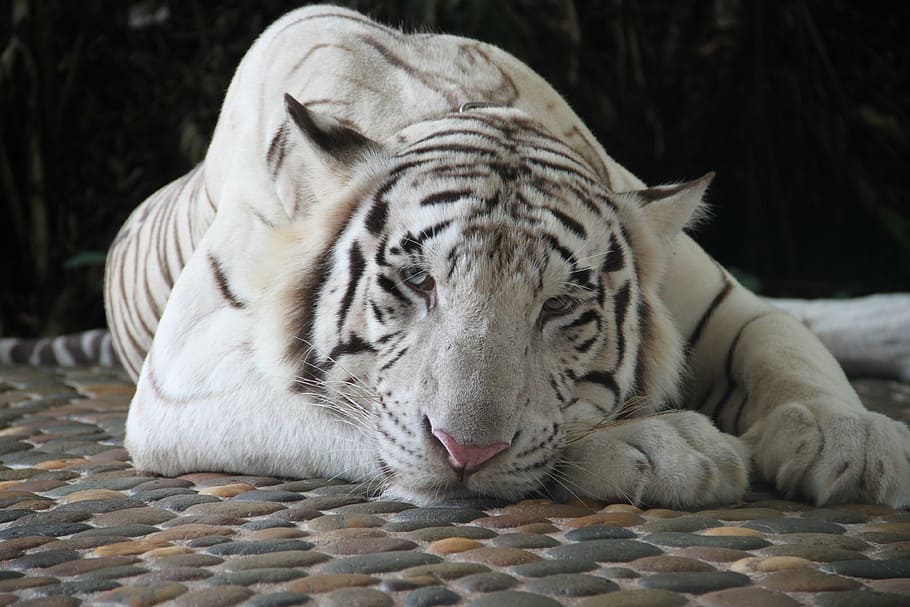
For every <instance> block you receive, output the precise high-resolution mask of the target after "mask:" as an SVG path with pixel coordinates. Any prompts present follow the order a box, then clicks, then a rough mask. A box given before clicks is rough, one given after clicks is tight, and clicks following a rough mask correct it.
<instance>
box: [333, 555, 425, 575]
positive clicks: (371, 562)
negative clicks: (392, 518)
mask: <svg viewBox="0 0 910 607" xmlns="http://www.w3.org/2000/svg"><path fill="white" fill-rule="evenodd" d="M439 562H442V559H441V558H439V557H438V556H436V555H434V554H425V553H423V552H412V551H401V552H381V553H379V554H363V555H358V556H349V557H346V558H342V559H337V560H334V561H331V562H329V563H327V564H326V565H324V566H323V567H322V573H364V574H371V573H387V572H390V571H401V570H402V569H407V568H409V567H416V566H418V565H431V564H433V563H439Z"/></svg>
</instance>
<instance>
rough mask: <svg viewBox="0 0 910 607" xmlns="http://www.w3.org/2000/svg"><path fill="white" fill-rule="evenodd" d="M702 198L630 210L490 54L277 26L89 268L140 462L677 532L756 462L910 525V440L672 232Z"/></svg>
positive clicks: (657, 197) (778, 480) (627, 176)
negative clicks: (897, 513) (629, 504)
mask: <svg viewBox="0 0 910 607" xmlns="http://www.w3.org/2000/svg"><path fill="white" fill-rule="evenodd" d="M710 180H711V177H710V176H706V177H703V178H701V179H698V180H696V181H693V182H689V183H685V184H681V185H674V186H663V187H658V188H647V187H646V186H645V184H643V183H642V182H641V181H640V180H639V179H638V178H636V177H635V176H634V175H632V174H631V173H630V172H629V171H627V170H626V169H624V168H623V167H621V166H620V165H619V164H617V163H616V162H615V161H614V160H613V159H612V158H610V157H609V156H608V155H607V154H606V153H605V152H604V150H603V148H602V147H601V146H600V145H599V144H598V143H597V142H596V141H595V139H594V138H593V136H592V135H591V133H590V132H589V131H588V129H587V128H586V127H585V126H584V124H582V122H581V121H580V119H579V118H578V117H577V116H576V115H575V114H574V113H573V112H572V110H571V109H570V108H569V107H568V106H567V105H566V103H565V102H564V101H563V100H562V99H561V98H560V97H559V96H558V94H557V93H556V92H554V91H553V89H552V88H551V87H550V86H549V85H548V84H547V83H546V82H544V81H543V80H542V79H541V78H540V77H539V76H537V75H536V74H535V73H534V72H533V71H531V70H530V69H529V68H528V67H526V66H525V65H523V64H522V63H521V62H519V61H518V60H516V59H515V58H513V57H511V56H510V55H508V54H506V53H505V52H503V51H501V50H499V49H497V48H494V47H492V46H489V45H486V44H483V43H480V42H476V41H473V40H467V39H463V38H458V37H453V36H444V35H434V34H403V33H401V32H399V31H397V30H394V29H390V28H387V27H384V26H381V25H379V24H376V23H374V22H373V21H370V20H369V19H367V18H366V17H364V16H362V15H360V14H358V13H355V12H352V11H349V10H345V9H341V8H335V7H326V6H319V7H309V8H303V9H300V10H297V11H294V12H292V13H290V14H288V15H286V16H285V17H283V18H281V19H280V20H279V21H277V22H276V23H275V24H273V25H272V26H271V27H270V28H269V29H268V30H266V32H265V33H264V34H263V35H262V36H261V37H260V38H259V40H257V42H256V43H255V44H254V45H253V47H252V48H251V49H250V51H249V52H248V53H247V55H246V57H245V58H244V59H243V61H242V62H241V64H240V67H239V69H238V70H237V73H236V75H235V77H234V80H233V82H232V83H231V85H230V88H229V90H228V92H227V97H226V99H225V102H224V106H223V109H222V112H221V116H220V119H219V122H218V126H217V128H216V131H215V134H214V137H213V140H212V142H211V146H210V148H209V150H208V154H207V156H206V158H205V160H204V162H203V163H202V164H201V165H200V166H199V167H197V168H196V169H195V170H194V171H192V172H191V173H190V174H188V175H187V176H186V177H184V178H182V179H180V180H178V181H176V182H174V183H173V184H171V185H169V186H166V187H165V188H163V189H162V190H161V191H160V192H159V193H157V194H156V195H154V196H152V197H151V198H150V199H149V200H147V201H146V202H145V203H143V205H142V206H140V207H139V208H138V209H137V210H136V211H135V212H134V213H133V215H132V216H131V218H130V219H129V220H128V221H127V223H126V224H125V225H124V228H123V230H122V231H121V234H120V236H118V239H117V241H116V242H115V244H114V245H113V247H112V249H111V251H110V254H109V258H108V268H107V280H106V303H107V311H108V319H109V324H110V327H111V329H112V331H113V334H114V337H115V344H116V346H117V350H118V355H119V357H120V359H121V360H122V361H123V362H124V364H125V365H126V367H127V369H129V370H130V371H131V373H133V374H134V375H135V374H137V373H138V385H137V390H136V395H135V398H134V399H133V402H132V405H131V407H130V412H129V418H128V422H127V438H126V444H127V447H128V448H129V450H130V452H131V454H132V456H133V459H134V462H135V464H136V465H137V466H140V467H142V468H145V469H148V470H152V471H155V472H159V473H162V474H167V475H174V474H181V473H185V472H189V471H196V470H224V471H235V472H245V473H253V474H256V473H262V474H271V475H285V476H298V477H299V476H311V475H318V476H341V477H344V478H348V479H351V480H355V481H367V482H375V483H376V484H377V486H378V487H379V488H381V489H382V490H383V491H384V492H385V494H386V495H389V496H394V497H398V498H402V499H406V500H410V501H412V502H415V503H430V502H433V501H435V500H438V499H442V498H446V497H450V496H460V495H485V496H496V497H502V498H507V499H515V498H518V497H520V496H523V495H526V494H528V493H531V492H534V491H537V490H543V491H550V492H551V493H553V494H559V495H577V496H590V497H594V498H600V499H605V500H616V499H628V500H631V501H633V502H635V503H648V504H661V505H666V506H671V507H684V508H685V507H698V506H700V505H703V504H707V503H713V502H731V501H736V500H738V499H740V498H741V496H742V495H743V492H744V490H745V489H746V486H747V479H748V472H749V468H750V462H754V466H755V469H756V470H757V473H758V474H759V475H760V476H762V477H764V478H767V479H770V480H771V481H773V482H774V483H775V484H776V485H777V487H778V488H779V489H780V490H781V491H783V492H785V493H787V494H790V495H801V496H805V497H807V498H809V499H812V500H814V501H816V502H818V503H825V502H841V501H855V500H864V501H871V502H885V503H889V504H892V505H895V506H907V505H910V432H908V429H907V428H906V427H905V426H904V425H903V424H901V423H898V422H895V421H892V420H890V419H888V418H886V417H884V416H882V415H879V414H875V413H871V412H868V411H866V410H865V409H864V408H863V406H862V404H861V403H860V401H859V399H858V397H857V395H856V394H855V392H854V391H853V389H852V388H851V386H850V384H849V383H848V382H847V379H846V378H845V376H844V373H843V372H842V371H841V369H840V367H838V365H837V363H836V362H835V360H834V359H833V358H832V356H831V355H830V354H829V353H828V352H827V351H826V350H825V348H824V347H823V346H822V345H821V343H819V341H818V340H817V339H816V338H815V337H814V336H813V335H812V334H811V333H810V332H809V331H808V330H807V329H806V328H805V327H804V326H803V325H802V324H801V323H800V322H799V321H797V320H796V319H795V318H793V317H792V316H790V315H788V314H785V313H783V312H780V311H778V310H776V309H775V308H773V307H772V306H771V305H769V304H768V303H766V302H764V301H762V300H760V299H759V298H757V297H756V296H754V295H753V294H752V293H750V292H749V291H747V290H746V289H744V288H743V287H741V286H740V285H739V284H738V283H737V282H736V281H735V280H734V279H733V278H732V277H731V276H730V275H729V273H727V272H726V271H725V270H724V269H723V268H722V267H720V266H719V265H718V264H717V263H716V262H714V261H713V260H712V259H711V258H710V257H709V256H708V255H707V254H705V253H704V251H702V249H701V248H700V247H699V246H698V245H697V244H695V243H694V242H693V241H692V240H691V239H690V238H689V237H688V236H686V235H685V234H684V233H683V232H682V230H683V229H684V227H685V226H686V225H687V224H689V223H690V222H692V221H693V219H697V218H698V216H699V212H700V208H701V204H702V202H701V201H702V197H703V195H704V193H705V191H706V189H707V187H708V185H709V182H710ZM172 287H173V289H172ZM159 318H160V322H159ZM153 336H154V337H153ZM146 352H147V353H148V354H147V356H146ZM143 361H144V362H143ZM140 364H141V370H140ZM674 406H679V407H685V408H688V409H691V410H676V409H675V408H674ZM658 412H659V414H658ZM712 420H713V422H714V423H712ZM715 424H716V425H715ZM718 427H719V428H720V429H718ZM737 436H741V438H737ZM750 453H751V455H750Z"/></svg>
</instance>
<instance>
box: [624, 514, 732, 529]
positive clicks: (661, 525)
mask: <svg viewBox="0 0 910 607" xmlns="http://www.w3.org/2000/svg"><path fill="white" fill-rule="evenodd" d="M720 526H721V525H720V521H718V520H717V519H712V518H706V517H704V516H698V515H695V514H692V515H687V516H679V517H676V518H666V519H662V520H657V521H650V522H648V523H645V524H644V525H642V526H641V529H640V531H641V532H642V533H660V532H663V531H682V532H685V533H691V532H693V531H701V530H702V529H708V528H710V527H720Z"/></svg>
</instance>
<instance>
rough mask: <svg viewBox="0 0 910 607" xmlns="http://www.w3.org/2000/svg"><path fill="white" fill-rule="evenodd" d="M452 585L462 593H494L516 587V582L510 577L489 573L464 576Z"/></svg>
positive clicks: (493, 572)
mask: <svg viewBox="0 0 910 607" xmlns="http://www.w3.org/2000/svg"><path fill="white" fill-rule="evenodd" d="M453 585H454V586H455V587H456V588H458V589H459V590H462V591H464V592H496V591H497V590H508V589H509V588H513V587H515V586H517V585H518V580H516V579H515V578H513V577H512V576H510V575H506V574H504V573H498V572H495V571H491V572H489V573H475V574H473V575H468V576H465V577H463V578H460V579H458V580H456V581H455V582H454V583H453Z"/></svg>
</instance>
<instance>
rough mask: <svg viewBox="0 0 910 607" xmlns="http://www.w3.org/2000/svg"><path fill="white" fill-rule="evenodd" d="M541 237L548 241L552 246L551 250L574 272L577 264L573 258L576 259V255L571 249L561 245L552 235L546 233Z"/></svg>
mask: <svg viewBox="0 0 910 607" xmlns="http://www.w3.org/2000/svg"><path fill="white" fill-rule="evenodd" d="M541 237H542V238H543V239H544V240H546V241H547V244H548V245H549V246H550V248H552V249H553V250H554V251H556V252H557V253H559V256H560V257H562V259H563V261H565V262H566V263H567V264H569V266H570V267H571V268H572V271H573V272H574V271H575V263H574V262H573V261H572V258H573V257H575V255H574V254H573V253H572V252H571V251H570V250H569V249H567V248H565V247H564V246H562V245H561V244H559V240H558V239H557V238H556V237H555V236H553V235H552V234H549V233H544V234H542V235H541Z"/></svg>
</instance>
